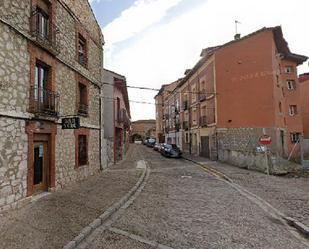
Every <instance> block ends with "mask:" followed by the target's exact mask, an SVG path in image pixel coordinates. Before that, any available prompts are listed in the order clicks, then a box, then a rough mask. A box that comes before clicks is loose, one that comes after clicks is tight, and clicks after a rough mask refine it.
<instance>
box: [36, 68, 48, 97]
mask: <svg viewBox="0 0 309 249" xmlns="http://www.w3.org/2000/svg"><path fill="white" fill-rule="evenodd" d="M47 84H48V68H47V67H45V66H43V65H41V64H36V66H35V80H34V99H35V101H38V102H39V103H44V102H46V100H47V89H48V87H47Z"/></svg>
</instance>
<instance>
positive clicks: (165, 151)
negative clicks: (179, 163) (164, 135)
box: [160, 144, 182, 158]
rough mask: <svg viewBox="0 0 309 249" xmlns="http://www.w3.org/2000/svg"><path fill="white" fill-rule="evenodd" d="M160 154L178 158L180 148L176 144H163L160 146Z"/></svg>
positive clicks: (180, 153)
mask: <svg viewBox="0 0 309 249" xmlns="http://www.w3.org/2000/svg"><path fill="white" fill-rule="evenodd" d="M160 152H161V154H162V155H163V156H166V157H173V158H180V157H181V155H182V152H181V150H180V149H179V148H178V147H177V145H176V144H163V146H162V147H161V151H160Z"/></svg>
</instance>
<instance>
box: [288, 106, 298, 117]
mask: <svg viewBox="0 0 309 249" xmlns="http://www.w3.org/2000/svg"><path fill="white" fill-rule="evenodd" d="M289 114H290V116H294V115H296V114H297V106H296V105H290V106H289Z"/></svg>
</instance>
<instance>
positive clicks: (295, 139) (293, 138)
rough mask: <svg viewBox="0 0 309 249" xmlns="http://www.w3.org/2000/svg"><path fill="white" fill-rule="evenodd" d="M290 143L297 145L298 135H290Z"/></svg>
mask: <svg viewBox="0 0 309 249" xmlns="http://www.w3.org/2000/svg"><path fill="white" fill-rule="evenodd" d="M291 142H292V143H293V144H296V143H299V142H300V133H298V132H296V133H291Z"/></svg>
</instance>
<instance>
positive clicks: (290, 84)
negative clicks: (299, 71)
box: [287, 80, 295, 90]
mask: <svg viewBox="0 0 309 249" xmlns="http://www.w3.org/2000/svg"><path fill="white" fill-rule="evenodd" d="M287 86H288V89H289V90H294V89H295V81H294V80H288V81H287Z"/></svg>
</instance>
